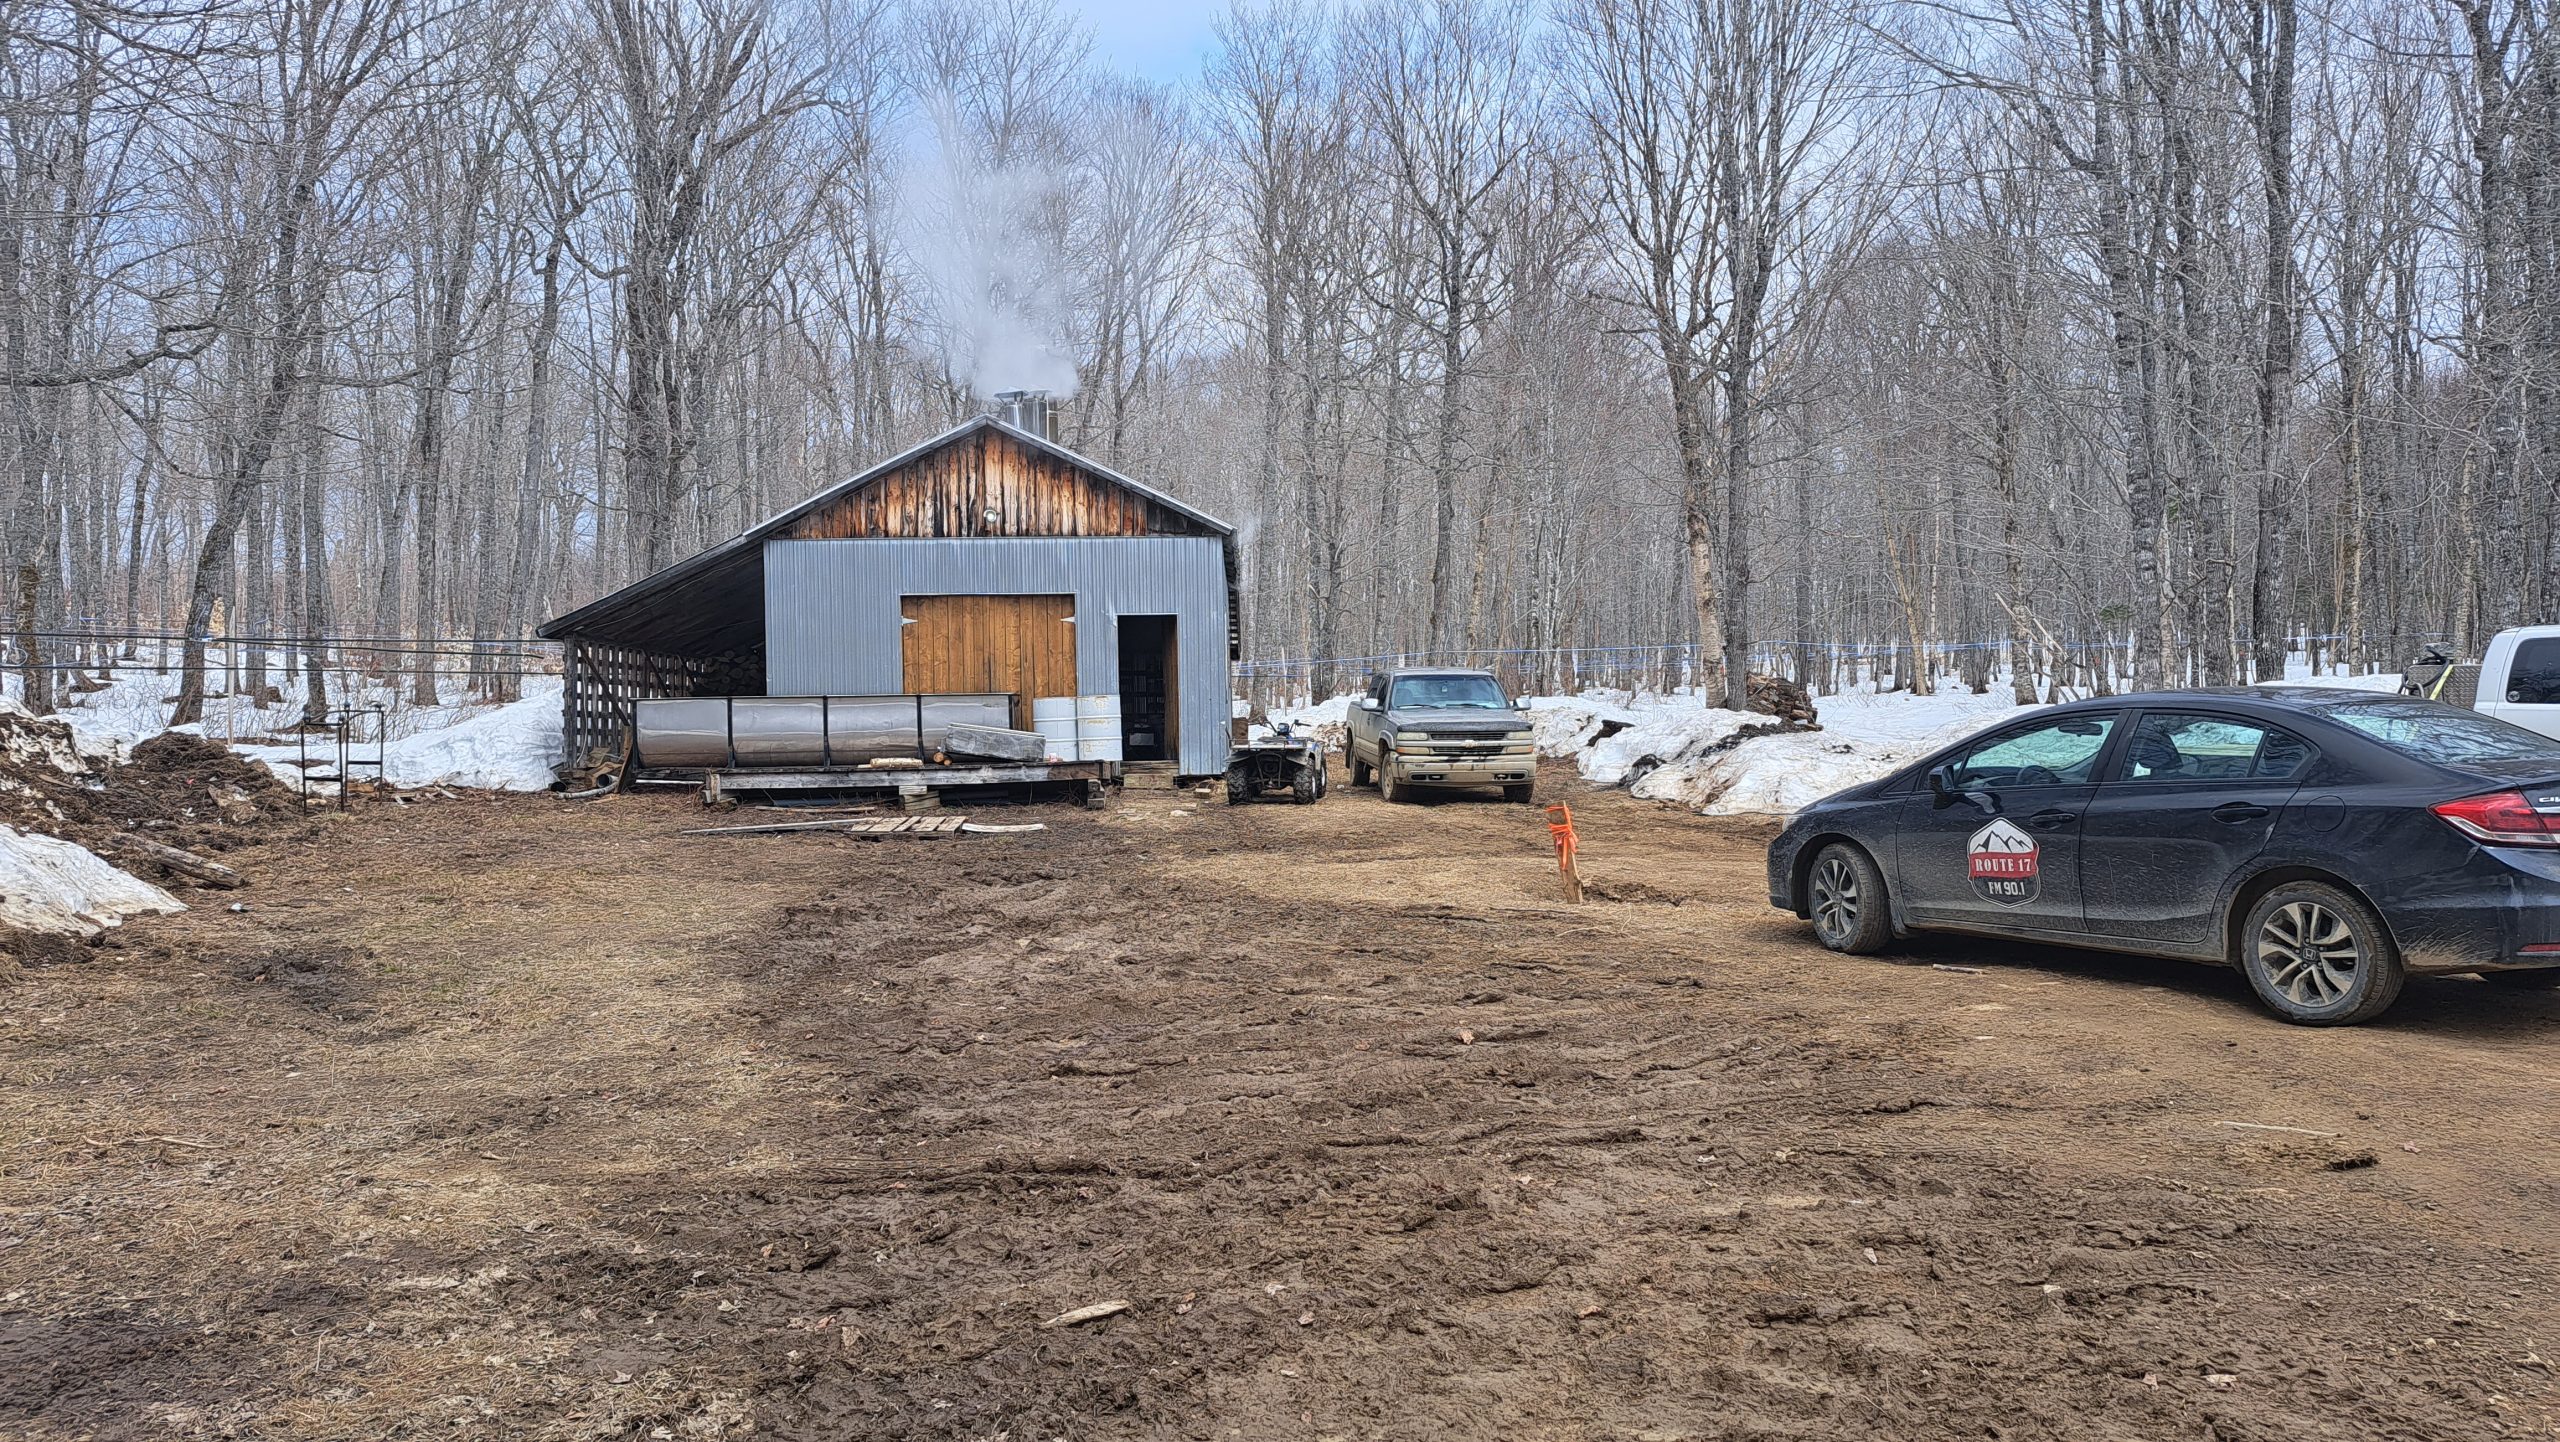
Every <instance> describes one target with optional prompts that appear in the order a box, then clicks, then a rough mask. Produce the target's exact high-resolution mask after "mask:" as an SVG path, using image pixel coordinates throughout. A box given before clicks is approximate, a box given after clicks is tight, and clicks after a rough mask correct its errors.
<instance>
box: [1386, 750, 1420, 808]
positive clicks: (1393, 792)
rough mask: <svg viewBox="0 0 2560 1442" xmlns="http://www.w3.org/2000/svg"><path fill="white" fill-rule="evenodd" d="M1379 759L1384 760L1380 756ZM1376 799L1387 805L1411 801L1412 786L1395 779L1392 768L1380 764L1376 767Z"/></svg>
mask: <svg viewBox="0 0 2560 1442" xmlns="http://www.w3.org/2000/svg"><path fill="white" fill-rule="evenodd" d="M1379 759H1381V760H1384V759H1385V758H1384V757H1381V758H1379ZM1378 799H1379V800H1380V801H1383V802H1385V803H1387V804H1388V805H1389V806H1393V805H1395V804H1396V803H1397V802H1399V801H1411V800H1412V799H1413V788H1412V787H1410V786H1407V785H1404V784H1403V783H1401V782H1399V781H1397V780H1396V773H1395V772H1394V771H1393V770H1392V769H1390V768H1388V767H1385V766H1380V767H1379V768H1378Z"/></svg>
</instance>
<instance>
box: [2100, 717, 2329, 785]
mask: <svg viewBox="0 0 2560 1442" xmlns="http://www.w3.org/2000/svg"><path fill="white" fill-rule="evenodd" d="M2310 759H2311V748H2310V747H2308V746H2305V745H2304V744H2302V742H2301V741H2300V740H2298V739H2296V738H2295V737H2292V736H2288V735H2286V734H2285V733H2284V732H2282V731H2278V730H2276V729H2274V728H2273V727H2270V726H2261V725H2258V724H2256V723H2255V722H2250V721H2240V720H2235V719H2233V718H2231V717H2228V716H2208V715H2203V714H2200V713H2197V712H2192V711H2147V712H2144V713H2143V717H2142V719H2141V720H2140V721H2137V722H2135V723H2134V727H2133V734H2132V735H2130V736H2128V737H2126V738H2125V744H2124V759H2123V760H2122V761H2119V762H2118V763H2117V764H2116V768H2115V779H2116V780H2119V781H2244V780H2253V779H2254V780H2279V781H2280V780H2282V779H2284V778H2285V777H2288V776H2291V775H2292V774H2293V773H2294V772H2296V771H2298V770H2300V769H2302V765H2303V763H2304V762H2306V761H2309V760H2310Z"/></svg>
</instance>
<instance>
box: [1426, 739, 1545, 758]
mask: <svg viewBox="0 0 2560 1442" xmlns="http://www.w3.org/2000/svg"><path fill="white" fill-rule="evenodd" d="M1533 749H1534V748H1533V747H1532V745H1531V743H1529V742H1526V741H1505V740H1504V739H1502V738H1501V737H1499V736H1434V737H1432V738H1431V739H1430V740H1429V741H1426V742H1422V743H1420V744H1418V745H1417V744H1414V743H1411V742H1408V743H1406V744H1404V745H1401V746H1398V747H1397V748H1396V750H1397V751H1398V752H1399V753H1401V754H1403V755H1407V756H1448V757H1468V756H1501V755H1505V754H1509V755H1514V756H1526V755H1528V754H1529V753H1530V752H1531V750H1533Z"/></svg>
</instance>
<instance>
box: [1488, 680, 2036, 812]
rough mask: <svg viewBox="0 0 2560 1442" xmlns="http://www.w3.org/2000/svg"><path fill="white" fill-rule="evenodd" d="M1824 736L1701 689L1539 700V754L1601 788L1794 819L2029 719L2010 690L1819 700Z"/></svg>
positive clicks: (1532, 701)
mask: <svg viewBox="0 0 2560 1442" xmlns="http://www.w3.org/2000/svg"><path fill="white" fill-rule="evenodd" d="M1818 704H1819V706H1820V708H1821V712H1822V729H1821V730H1819V731H1782V730H1780V728H1779V725H1778V722H1777V720H1776V719H1775V718H1773V717H1769V716H1763V715H1760V714H1758V713H1756V712H1743V711H1727V710H1724V709H1722V708H1719V707H1712V706H1707V705H1704V704H1702V702H1701V699H1700V698H1699V697H1698V696H1696V695H1695V694H1691V693H1682V694H1678V695H1671V696H1657V695H1630V694H1628V693H1626V692H1623V691H1593V692H1586V693H1584V694H1582V695H1579V696H1533V697H1530V698H1528V706H1529V715H1530V719H1531V721H1532V722H1533V724H1534V725H1535V726H1536V728H1537V735H1538V751H1539V754H1541V755H1544V756H1552V757H1558V758H1562V759H1569V760H1571V761H1573V762H1574V764H1575V769H1577V770H1578V771H1580V772H1581V774H1582V777H1583V779H1584V780H1586V781H1589V782H1591V783H1592V784H1593V785H1595V786H1624V787H1626V788H1627V789H1628V791H1629V792H1630V794H1632V795H1636V796H1640V797H1644V798H1645V799H1647V800H1652V801H1668V802H1673V803H1675V804H1678V805H1681V806H1686V807H1689V808H1691V809H1693V810H1696V811H1701V812H1704V813H1706V814H1708V815H1711V816H1735V815H1786V814H1788V813H1791V812H1794V811H1796V810H1799V809H1801V808H1802V807H1804V806H1807V805H1809V804H1811V803H1813V802H1815V801H1819V800H1821V799H1822V798H1823V797H1825V796H1828V795H1830V794H1831V793H1833V792H1835V791H1839V790H1842V789H1843V788H1846V787H1850V786H1855V785H1858V784H1859V783H1861V782H1865V781H1872V780H1874V779H1876V778H1877V777H1879V776H1883V775H1886V774H1887V773H1889V772H1891V771H1893V770H1895V769H1897V768H1899V767H1901V766H1904V765H1907V764H1909V763H1910V762H1912V761H1915V760H1917V759H1919V758H1920V757H1922V756H1925V755H1927V754H1928V753H1929V752H1931V751H1934V750H1936V749H1937V748H1938V747H1940V746H1943V745H1945V744H1947V743H1948V742H1950V741H1953V740H1956V739H1958V738H1960V737H1963V736H1966V735H1969V734H1971V733H1972V732H1974V731H1978V730H1980V729H1982V728H1983V727H1985V726H1989V725H1992V724H1995V723H1997V722H2000V721H2004V720H2007V719H2009V718H2011V717H2013V716H2017V715H2020V714H2022V713H2021V712H2020V710H2019V709H2018V708H2017V707H2016V706H2015V705H2013V704H2011V702H2010V699H2009V697H2008V695H2007V693H2005V692H1999V693H1994V694H1991V695H1986V696H1976V695H1974V694H1972V693H1971V692H1970V691H1962V690H1959V691H1955V692H1953V693H1950V694H1944V695H1938V696H1910V695H1905V694H1893V695H1885V696H1878V695H1875V694H1873V693H1872V692H1853V693H1850V694H1847V695H1840V696H1825V697H1822V698H1820V701H1819V703H1818Z"/></svg>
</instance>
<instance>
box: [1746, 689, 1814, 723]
mask: <svg viewBox="0 0 2560 1442" xmlns="http://www.w3.org/2000/svg"><path fill="white" fill-rule="evenodd" d="M1749 692H1750V697H1751V709H1752V710H1754V711H1757V712H1759V713H1761V714H1762V715H1764V716H1775V717H1777V718H1778V719H1779V720H1781V721H1784V722H1785V723H1787V727H1788V729H1789V730H1799V729H1801V730H1810V729H1811V728H1813V727H1814V726H1817V725H1819V724H1821V718H1820V717H1819V716H1817V715H1816V714H1815V712H1814V709H1813V694H1812V693H1811V692H1809V691H1807V690H1805V689H1804V687H1803V686H1802V685H1801V684H1800V683H1798V682H1794V681H1790V680H1788V679H1786V678H1785V677H1783V676H1754V677H1752V678H1751V680H1750V682H1749Z"/></svg>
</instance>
